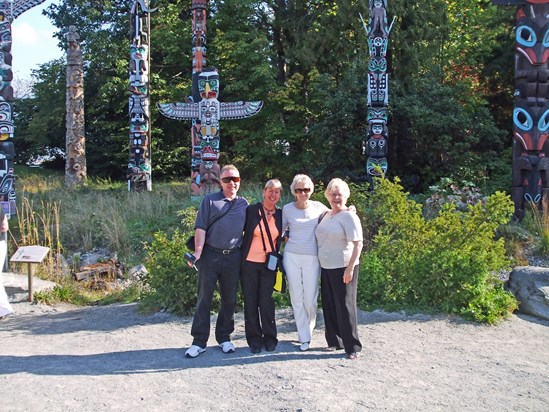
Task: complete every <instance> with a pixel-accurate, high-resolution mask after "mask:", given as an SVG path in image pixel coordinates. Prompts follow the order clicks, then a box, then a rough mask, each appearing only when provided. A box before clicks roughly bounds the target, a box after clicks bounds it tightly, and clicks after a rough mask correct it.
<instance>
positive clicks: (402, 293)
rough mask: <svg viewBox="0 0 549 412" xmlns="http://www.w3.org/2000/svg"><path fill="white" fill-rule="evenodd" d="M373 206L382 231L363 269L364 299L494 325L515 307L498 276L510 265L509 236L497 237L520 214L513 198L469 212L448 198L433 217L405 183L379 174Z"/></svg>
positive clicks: (492, 200) (499, 196) (371, 217)
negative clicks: (411, 195) (506, 244)
mask: <svg viewBox="0 0 549 412" xmlns="http://www.w3.org/2000/svg"><path fill="white" fill-rule="evenodd" d="M367 210H368V212H367V216H368V217H367V220H366V221H367V222H369V223H368V226H374V228H377V229H376V230H377V231H370V232H371V233H373V239H372V248H371V249H370V250H369V251H368V253H367V255H366V257H365V259H364V260H363V263H362V267H361V270H362V272H363V273H362V274H361V280H360V282H361V284H360V286H359V290H360V289H361V288H364V289H365V290H364V291H363V292H361V293H362V295H361V296H363V298H364V299H366V300H365V301H363V303H364V304H366V305H368V304H372V303H377V304H383V305H387V304H391V305H394V304H395V303H399V304H400V305H402V306H404V307H413V308H418V309H421V310H434V311H443V312H447V313H459V314H463V315H465V316H468V317H471V318H473V319H475V320H477V321H480V322H488V323H496V322H497V321H498V320H500V319H501V318H503V317H505V316H507V315H509V314H510V313H511V312H512V311H513V310H514V309H515V307H516V302H515V300H514V298H512V297H511V296H510V295H509V294H508V293H507V292H505V291H504V290H503V283H502V281H500V280H499V279H498V277H497V274H498V273H499V272H500V271H502V270H505V269H507V268H508V266H509V260H508V258H507V257H506V253H505V249H504V241H503V239H495V231H496V229H497V228H498V227H499V226H500V225H502V224H506V223H507V222H508V221H509V219H510V217H511V215H512V212H513V205H512V202H511V200H510V199H509V196H507V195H505V194H503V193H499V192H498V193H496V194H494V195H492V196H490V197H488V198H487V199H486V202H485V204H483V203H482V202H479V203H477V204H475V205H472V206H469V208H468V210H467V211H465V212H463V211H460V210H458V209H457V208H456V205H455V204H452V203H446V204H445V205H443V207H442V209H441V211H440V212H439V213H438V215H436V216H435V217H434V218H433V219H430V220H426V219H425V218H424V217H423V216H422V214H421V205H420V204H418V203H416V202H414V201H412V200H410V199H408V197H407V194H406V193H404V191H403V189H402V187H401V186H400V185H399V184H398V181H397V182H396V183H392V182H390V181H389V180H387V179H379V180H378V181H377V182H376V190H375V191H374V192H373V193H372V195H371V197H370V199H369V204H368V207H367ZM370 276H371V277H370ZM377 289H379V290H377ZM368 299H372V300H373V302H371V301H368Z"/></svg>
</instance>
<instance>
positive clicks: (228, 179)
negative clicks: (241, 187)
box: [221, 176, 240, 183]
mask: <svg viewBox="0 0 549 412" xmlns="http://www.w3.org/2000/svg"><path fill="white" fill-rule="evenodd" d="M221 181H222V182H223V183H229V182H235V183H238V182H240V177H238V176H228V177H222V178H221Z"/></svg>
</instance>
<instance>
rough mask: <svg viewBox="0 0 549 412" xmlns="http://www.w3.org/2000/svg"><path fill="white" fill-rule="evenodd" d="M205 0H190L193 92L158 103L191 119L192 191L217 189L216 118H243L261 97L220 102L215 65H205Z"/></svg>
mask: <svg viewBox="0 0 549 412" xmlns="http://www.w3.org/2000/svg"><path fill="white" fill-rule="evenodd" d="M207 3H208V1H207V0H193V2H192V12H193V20H192V31H193V37H192V45H193V49H192V50H193V77H192V96H190V97H189V98H188V101H187V102H186V103H161V104H158V108H159V109H160V112H161V113H162V114H163V115H164V116H166V117H169V118H171V119H176V120H191V121H192V126H191V195H193V196H197V195H200V194H205V193H210V192H212V191H217V190H219V188H220V183H219V172H220V166H219V164H218V161H219V139H220V131H219V120H222V119H244V118H247V117H251V116H253V115H255V114H257V113H259V111H260V110H261V108H262V106H263V102H262V101H255V102H242V101H241V102H236V103H221V102H219V100H217V98H218V96H219V74H218V72H217V69H215V68H211V67H205V66H206V6H207Z"/></svg>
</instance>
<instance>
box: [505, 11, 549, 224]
mask: <svg viewBox="0 0 549 412" xmlns="http://www.w3.org/2000/svg"><path fill="white" fill-rule="evenodd" d="M548 16H549V4H539V5H538V6H536V7H535V8H534V7H532V6H526V7H519V8H517V27H516V33H515V40H516V54H515V108H514V111H513V137H514V145H513V182H512V186H513V189H512V193H513V201H514V203H515V214H516V215H517V217H519V218H521V217H522V215H523V214H524V209H525V204H526V203H528V202H533V203H535V204H538V205H540V204H541V200H542V198H543V196H548V195H549V143H547V140H548V139H547V138H548V135H549V86H548V84H547V73H549V67H547V66H548V61H549V21H548V19H547V17H548Z"/></svg>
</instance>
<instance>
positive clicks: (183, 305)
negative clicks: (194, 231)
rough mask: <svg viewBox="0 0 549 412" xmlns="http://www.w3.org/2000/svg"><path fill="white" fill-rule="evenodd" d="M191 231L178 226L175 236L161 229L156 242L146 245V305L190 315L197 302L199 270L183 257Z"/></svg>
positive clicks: (144, 292)
mask: <svg viewBox="0 0 549 412" xmlns="http://www.w3.org/2000/svg"><path fill="white" fill-rule="evenodd" d="M189 233H190V232H180V231H179V230H178V229H175V230H174V231H173V233H172V234H171V236H169V235H168V234H167V233H165V232H157V233H155V234H154V240H153V241H152V243H151V244H147V245H145V249H146V251H147V257H146V263H145V265H146V267H147V271H148V274H147V275H146V276H145V277H144V278H143V283H144V285H145V289H144V291H143V295H142V297H141V299H142V303H143V305H144V307H145V308H154V309H158V308H163V309H166V310H169V311H170V312H173V313H176V314H180V315H188V314H190V313H191V311H192V309H193V308H194V306H195V305H196V286H197V277H196V271H195V270H194V269H193V268H190V267H189V266H187V264H186V263H185V258H184V256H183V253H184V251H185V241H186V239H187V238H188V237H189Z"/></svg>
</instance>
